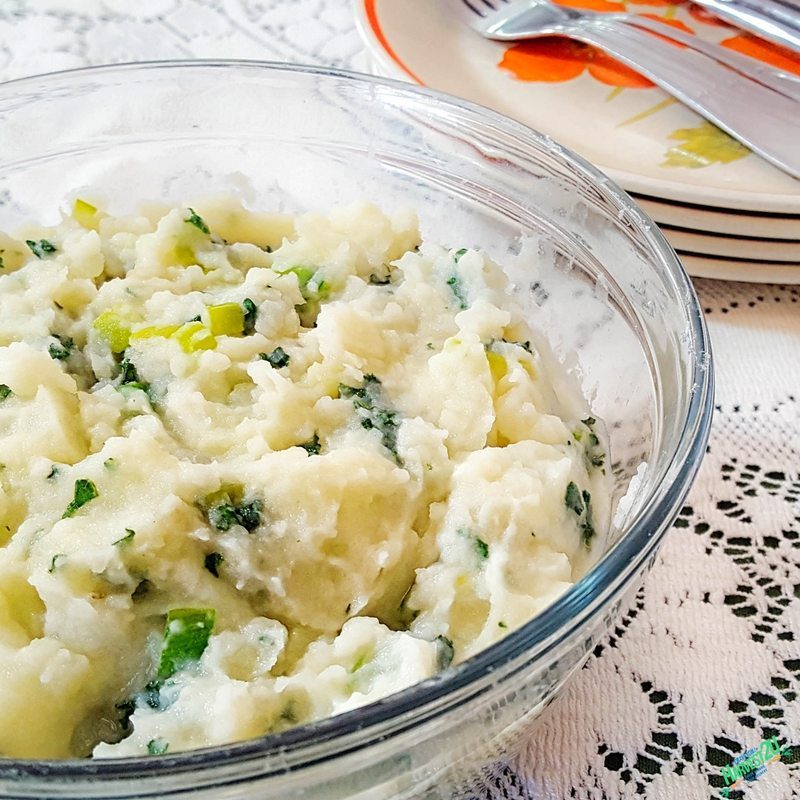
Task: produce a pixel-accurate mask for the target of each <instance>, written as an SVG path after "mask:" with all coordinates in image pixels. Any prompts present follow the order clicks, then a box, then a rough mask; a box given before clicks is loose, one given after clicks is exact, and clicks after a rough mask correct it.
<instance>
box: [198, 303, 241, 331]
mask: <svg viewBox="0 0 800 800" xmlns="http://www.w3.org/2000/svg"><path fill="white" fill-rule="evenodd" d="M205 315H206V320H205V322H206V325H207V326H208V328H209V330H210V331H211V334H212V335H213V336H241V335H242V333H244V309H243V308H242V307H241V306H240V305H239V304H238V303H221V304H220V305H216V306H209V307H208V308H207V309H206V311H205Z"/></svg>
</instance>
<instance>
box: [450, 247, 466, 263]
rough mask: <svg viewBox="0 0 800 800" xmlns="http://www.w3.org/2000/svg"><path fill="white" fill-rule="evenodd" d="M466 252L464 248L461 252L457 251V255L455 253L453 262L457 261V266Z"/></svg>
mask: <svg viewBox="0 0 800 800" xmlns="http://www.w3.org/2000/svg"><path fill="white" fill-rule="evenodd" d="M466 252H467V248H466V247H462V248H460V249H459V250H456V251H455V253H453V261H455V262H456V264H458V262H459V261H461V257H462V256H463V255H466Z"/></svg>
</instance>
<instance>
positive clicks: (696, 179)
mask: <svg viewBox="0 0 800 800" xmlns="http://www.w3.org/2000/svg"><path fill="white" fill-rule="evenodd" d="M354 2H355V6H356V10H357V15H358V19H359V29H360V31H361V34H362V36H363V37H364V40H365V42H366V43H367V46H368V49H369V53H370V57H371V59H372V63H373V67H374V70H375V71H376V72H378V73H381V74H384V75H390V76H392V77H401V78H406V79H408V80H412V81H416V82H417V83H420V84H422V85H425V86H429V87H430V88H432V89H439V90H441V91H445V92H449V93H451V94H455V95H458V96H461V97H464V98H465V99H467V100H472V101H474V102H477V103H481V104H482V105H485V106H489V107H491V108H494V109H496V110H498V111H500V112H502V113H504V114H507V115H508V116H511V117H515V118H517V119H519V120H520V121H522V122H524V123H526V124H527V125H530V126H531V127H532V128H536V129H538V130H540V131H542V132H544V133H547V134H549V135H551V136H552V137H553V138H554V139H556V140H557V141H559V142H561V143H562V144H564V145H565V146H567V147H569V148H571V149H572V150H575V151H576V152H577V153H580V154H581V155H583V156H584V157H585V158H587V159H588V160H589V161H591V162H592V163H594V164H596V165H597V166H598V167H600V168H601V169H602V170H603V171H604V172H607V173H608V174H609V175H610V176H611V177H613V178H614V179H615V180H617V181H618V182H619V184H620V185H621V186H622V187H623V188H625V189H626V190H627V191H628V192H630V193H631V195H632V196H633V197H634V198H635V199H636V200H637V201H638V202H639V203H640V205H641V206H642V207H643V208H644V209H645V211H647V213H648V214H649V215H650V216H651V217H652V218H653V219H654V220H655V221H656V222H657V223H658V224H659V226H660V227H661V229H662V231H663V232H664V234H665V235H666V237H667V239H668V240H669V241H670V242H671V243H672V245H673V247H674V248H675V249H676V251H677V252H678V253H679V255H680V257H681V259H682V261H683V263H684V266H685V267H686V269H687V271H688V272H689V273H690V274H692V275H697V276H702V277H713V278H724V279H729V280H744V281H766V282H777V283H800V181H797V180H795V179H793V178H791V177H789V176H788V175H786V174H784V173H782V172H781V171H779V170H778V169H776V168H775V167H773V166H771V165H770V164H768V163H767V162H765V161H763V160H762V159H761V158H759V157H758V156H756V155H754V154H753V153H750V152H749V151H748V150H746V149H745V148H743V147H742V146H741V145H740V144H739V143H738V142H735V141H734V140H733V139H731V138H730V137H728V136H727V134H725V133H723V132H722V131H719V130H718V129H717V128H715V127H713V126H712V125H710V124H709V123H707V122H705V121H704V120H703V119H702V118H701V117H699V116H698V115H697V114H695V113H694V112H693V111H690V110H689V109H688V108H686V107H685V106H683V105H681V104H680V103H677V102H676V101H674V100H673V99H672V98H671V97H670V96H669V95H667V94H665V93H664V92H663V91H662V90H661V89H659V88H657V87H654V86H652V85H648V82H647V81H645V80H644V79H641V78H639V76H637V75H635V74H634V73H632V72H631V71H629V70H627V69H625V68H620V67H619V66H617V64H616V62H614V61H613V60H612V59H609V58H608V57H606V56H604V55H603V54H598V53H597V52H596V51H593V50H592V49H591V48H589V47H587V46H585V45H581V44H578V43H576V42H572V41H570V40H567V39H562V38H548V39H537V40H531V41H528V42H524V43H518V44H513V43H502V42H493V41H489V40H487V39H483V38H482V37H480V36H479V35H478V34H476V33H475V32H473V31H472V30H471V29H470V28H469V27H468V26H467V25H466V24H465V23H464V20H463V17H462V16H461V15H459V14H454V13H453V5H452V0H450V1H449V2H445V0H439V2H436V3H431V2H430V0H405V2H403V3H398V2H396V0H354ZM593 5H595V6H598V7H603V8H607V9H608V10H620V9H622V8H624V7H625V2H623V1H622V0H620V1H619V2H617V0H604V2H599V0H596V2H595V3H593ZM667 8H668V9H670V14H671V19H672V20H673V24H674V21H675V20H677V21H678V22H679V23H682V24H683V25H684V26H688V27H689V28H690V29H691V30H692V31H693V32H694V33H695V34H697V35H698V36H701V37H702V38H704V39H707V40H709V41H714V42H718V43H726V46H731V47H735V46H736V45H737V44H739V43H742V42H744V43H745V45H747V44H748V43H750V45H751V49H753V48H752V42H753V40H752V39H749V38H745V39H743V38H742V37H741V32H740V31H737V30H736V29H734V28H731V27H730V26H728V25H725V24H721V23H720V22H719V21H718V20H714V19H713V18H712V17H710V16H709V15H708V14H707V13H705V12H699V11H698V10H697V8H696V7H694V6H692V5H691V4H683V5H677V6H669V7H665V6H664V4H663V2H660V0H654V4H653V5H652V6H650V7H648V5H647V4H646V2H644V1H643V0H637V2H636V3H635V5H633V4H631V8H630V9H628V10H635V11H636V12H639V13H650V14H656V15H660V16H664V15H665V12H666V10H667ZM756 49H757V50H758V52H759V55H760V56H761V57H762V58H763V59H764V60H769V61H772V62H773V63H775V64H779V65H780V66H781V67H782V68H783V69H784V70H787V71H792V72H796V73H797V74H798V75H800V56H793V55H790V54H789V53H788V51H786V50H778V49H774V48H773V47H772V46H770V45H766V44H765V45H763V46H762V45H760V44H759V45H758V47H757V48H756ZM797 138H798V147H800V117H799V118H798V131H797Z"/></svg>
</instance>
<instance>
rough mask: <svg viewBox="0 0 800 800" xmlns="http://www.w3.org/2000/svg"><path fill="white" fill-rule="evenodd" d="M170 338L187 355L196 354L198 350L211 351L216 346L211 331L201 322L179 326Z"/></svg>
mask: <svg viewBox="0 0 800 800" xmlns="http://www.w3.org/2000/svg"><path fill="white" fill-rule="evenodd" d="M172 338H173V339H175V340H177V342H178V344H180V346H181V347H182V348H183V349H184V351H185V352H187V353H196V352H197V351H198V350H213V349H214V348H215V347H216V346H217V340H216V339H215V338H214V335H213V334H212V333H211V331H210V330H209V329H208V328H206V327H205V325H203V324H202V323H201V322H187V323H185V324H184V325H181V327H180V328H178V330H177V331H175V333H173V334H172Z"/></svg>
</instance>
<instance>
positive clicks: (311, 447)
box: [297, 433, 320, 456]
mask: <svg viewBox="0 0 800 800" xmlns="http://www.w3.org/2000/svg"><path fill="white" fill-rule="evenodd" d="M297 446H298V447H302V448H303V450H305V451H306V453H308V454H309V455H310V456H318V455H319V449H320V447H319V434H317V433H315V434H314V435H313V436H312V437H311V438H310V439H309V440H308V441H307V442H303V443H302V444H299V445H297Z"/></svg>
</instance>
